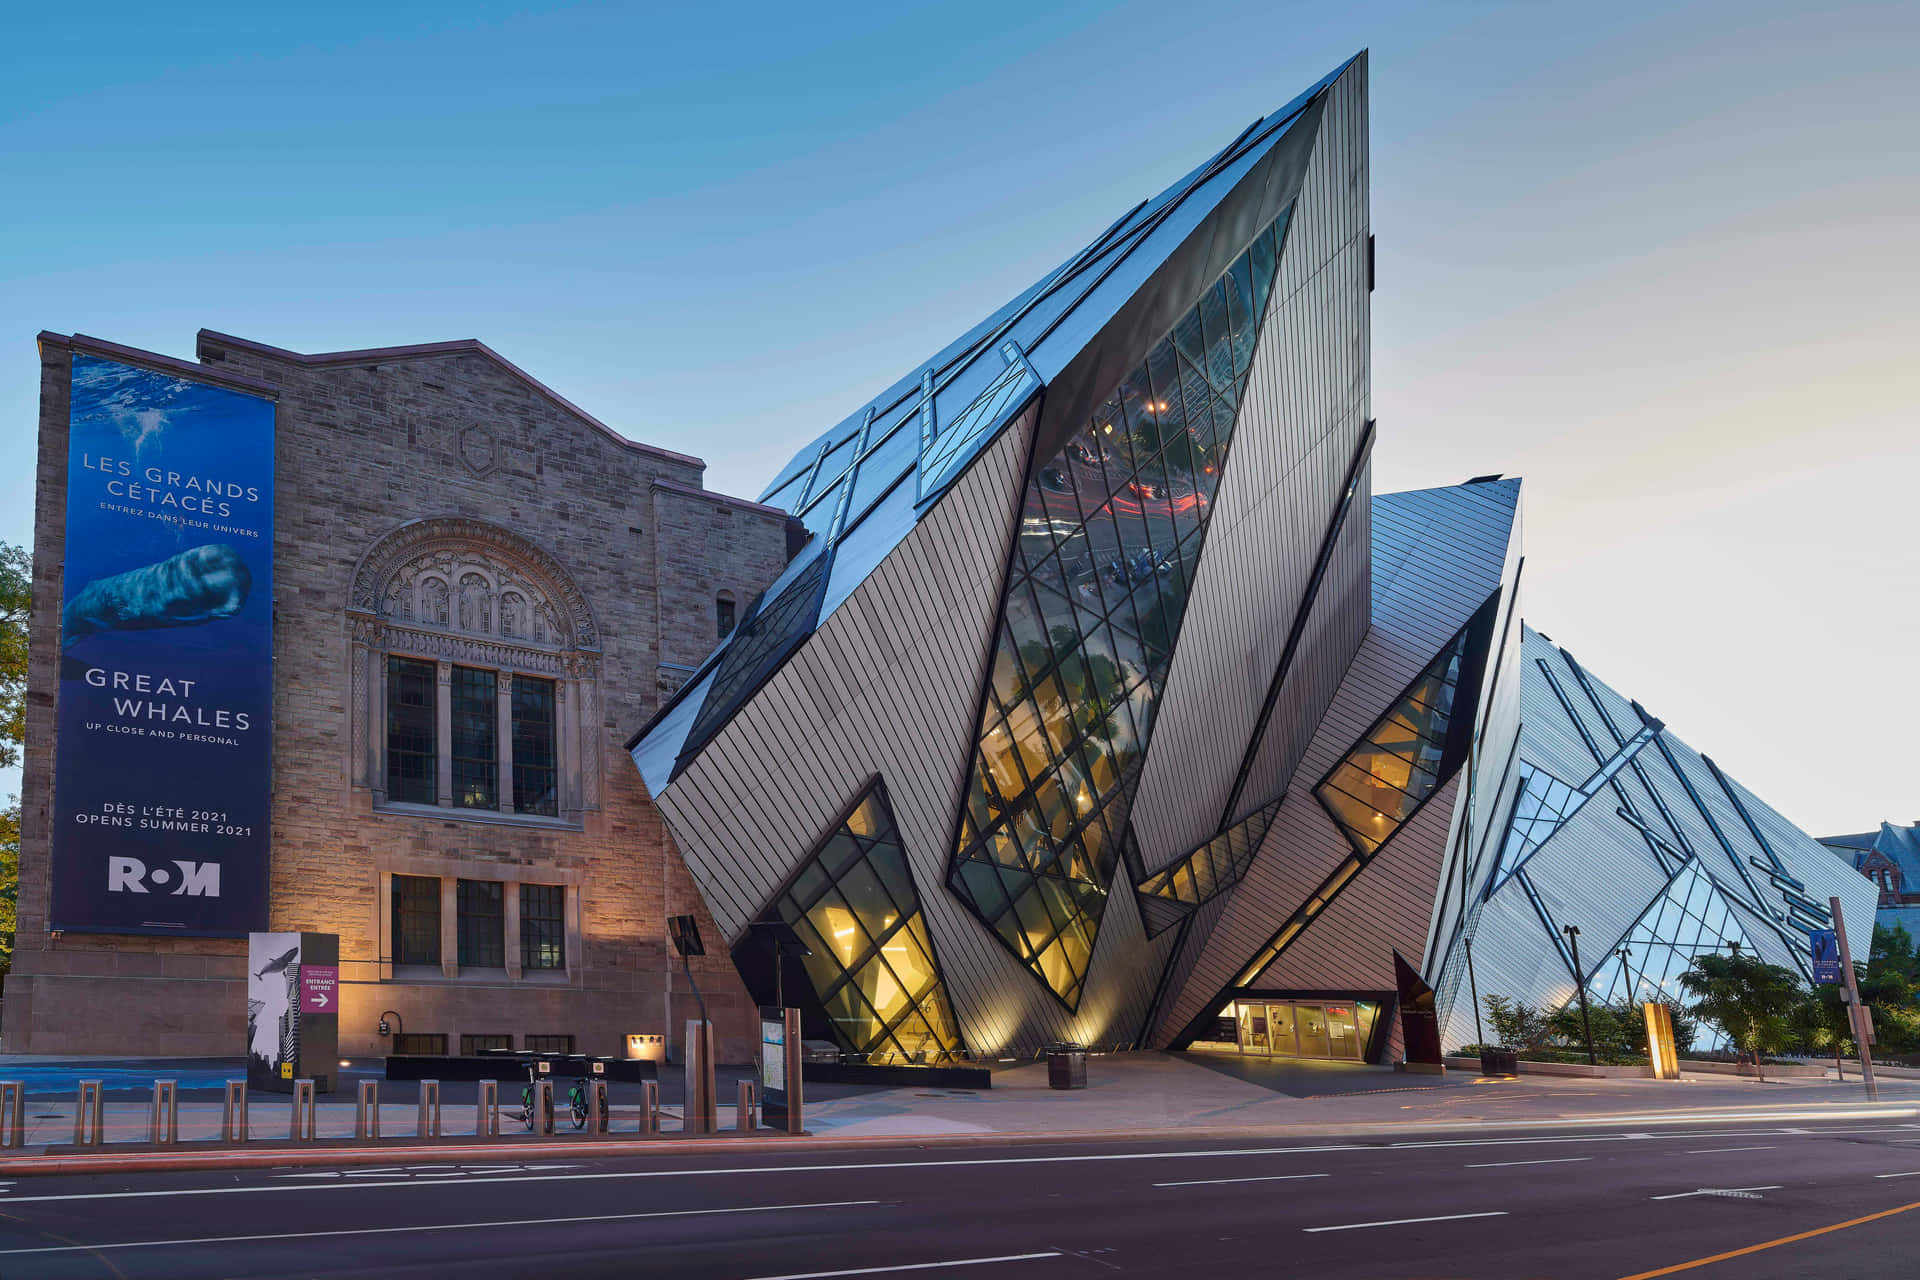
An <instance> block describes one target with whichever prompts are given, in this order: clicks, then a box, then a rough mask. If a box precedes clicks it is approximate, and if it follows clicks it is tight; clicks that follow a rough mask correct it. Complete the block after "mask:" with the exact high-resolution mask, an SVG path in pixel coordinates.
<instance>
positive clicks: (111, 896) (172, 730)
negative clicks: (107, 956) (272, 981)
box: [49, 351, 274, 936]
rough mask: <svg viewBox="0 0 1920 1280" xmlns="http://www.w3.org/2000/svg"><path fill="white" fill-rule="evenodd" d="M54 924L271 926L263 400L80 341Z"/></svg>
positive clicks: (269, 496) (268, 497) (268, 520)
mask: <svg viewBox="0 0 1920 1280" xmlns="http://www.w3.org/2000/svg"><path fill="white" fill-rule="evenodd" d="M71 385H72V402H71V409H70V416H69V434H68V439H67V545H66V571H65V581H64V585H63V588H62V596H61V614H60V649H61V651H60V707H59V711H60V714H59V737H58V739H57V747H56V757H55V763H54V827H53V901H52V911H51V919H50V921H49V923H50V925H51V927H52V928H54V929H62V930H71V931H73V932H77V933H86V932H93V933H158V934H197V935H203V936H233V935H241V934H246V933H248V932H250V931H252V930H256V929H263V928H265V927H266V923H267V854H268V822H269V817H270V810H271V803H272V791H273V776H272V769H273V761H272V744H273V725H272V714H273V442H274V422H273V412H274V406H273V402H272V401H271V400H268V399H265V398H263V397H260V396H253V395H247V394H244V393H242V392H238V391H229V390H226V389H224V388H221V387H215V386H209V385H207V384H205V383H202V382H196V381H193V380H192V379H189V378H182V377H178V376H176V375H172V374H165V373H156V372H153V371H151V370H148V369H141V368H136V367H134V366H132V365H127V364H121V363H119V362H117V361H113V360H107V359H102V358H100V357H97V356H91V355H85V354H82V353H80V352H77V351H76V352H75V353H74V356H73V374H72V384H71Z"/></svg>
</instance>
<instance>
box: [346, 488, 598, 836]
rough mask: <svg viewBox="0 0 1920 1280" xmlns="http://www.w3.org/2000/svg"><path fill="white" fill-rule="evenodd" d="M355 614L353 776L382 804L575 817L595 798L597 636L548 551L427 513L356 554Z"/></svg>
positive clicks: (480, 525)
mask: <svg viewBox="0 0 1920 1280" xmlns="http://www.w3.org/2000/svg"><path fill="white" fill-rule="evenodd" d="M348 618H349V623H350V626H351V631H352V664H353V670H352V680H353V683H352V699H353V737H352V744H351V747H350V751H351V755H352V760H351V774H352V778H353V784H354V786H355V787H358V788H364V789H366V790H367V791H369V792H371V793H372V799H373V804H374V807H376V808H380V809H389V810H395V811H399V812H407V811H426V810H428V809H432V810H435V811H438V812H439V814H440V816H448V817H451V816H460V815H461V814H463V813H464V814H465V815H467V816H471V817H476V818H477V817H485V818H486V819H488V820H491V821H499V820H503V819H504V820H509V821H525V822H530V823H544V822H558V823H568V824H577V823H578V822H580V820H581V815H582V813H584V812H585V811H588V810H593V809H598V808H599V807H600V775H601V768H602V752H603V744H602V742H601V739H602V737H603V734H602V732H601V727H600V714H599V710H598V708H599V706H600V693H599V661H600V653H599V648H600V641H599V633H598V630H597V628H596V627H595V625H594V621H593V616H592V613H591V612H590V611H589V609H588V608H587V604H586V600H585V599H584V597H582V596H581V594H580V592H579V590H578V589H577V588H576V587H575V586H574V585H573V582H572V580H571V578H570V577H569V575H568V574H567V573H566V571H565V570H564V569H562V568H561V567H560V565H559V563H558V562H557V561H555V560H554V559H553V557H551V556H549V555H548V554H547V553H546V552H545V551H543V550H541V549H540V548H539V547H536V546H535V545H534V544H532V543H531V542H528V541H527V540H526V539H524V538H522V537H520V536H519V535H517V534H514V533H511V532H509V531H508V530H506V529H502V528H499V527H497V526H495V525H490V524H487V523H485V522H483V521H479V520H469V519H465V518H461V517H444V518H436V519H430V520H416V521H413V522H412V523H410V524H405V525H402V526H401V527H400V528H398V529H395V530H394V531H393V532H391V533H389V534H388V535H387V536H385V537H384V538H382V539H380V541H379V542H378V543H376V544H375V545H374V547H373V548H372V549H371V550H370V551H368V552H367V554H366V556H365V557H364V558H363V559H362V560H361V563H360V567H359V569H358V571H357V572H356V573H355V575H354V583H353V592H352V599H351V602H350V607H349V609H348ZM449 811H451V812H449Z"/></svg>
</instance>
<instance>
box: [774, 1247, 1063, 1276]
mask: <svg viewBox="0 0 1920 1280" xmlns="http://www.w3.org/2000/svg"><path fill="white" fill-rule="evenodd" d="M1065 1256H1066V1255H1064V1254H1062V1253H1060V1252H1058V1251H1056V1250H1052V1249H1049V1250H1048V1251H1047V1252H1045V1253H1003V1254H1000V1255H999V1256H998V1257H993V1258H949V1259H947V1260H946V1261H945V1262H907V1263H903V1264H901V1265H900V1266H897V1267H854V1268H853V1269H852V1270H850V1271H789V1272H788V1273H787V1274H785V1275H780V1276H755V1277H754V1278H753V1280H827V1278H828V1277H829V1276H877V1275H884V1274H886V1273H887V1272H890V1271H937V1270H939V1269H940V1268H942V1267H984V1266H986V1265H988V1264H989V1263H994V1262H1031V1261H1033V1260H1034V1259H1036V1258H1060V1257H1065Z"/></svg>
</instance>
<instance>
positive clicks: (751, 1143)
mask: <svg viewBox="0 0 1920 1280" xmlns="http://www.w3.org/2000/svg"><path fill="white" fill-rule="evenodd" d="M1855 1119H1858V1120H1866V1119H1876V1120H1882V1119H1883V1120H1895V1119H1920V1106H1915V1105H1910V1104H1893V1103H1858V1104H1846V1103H1834V1104H1830V1105H1827V1106H1821V1105H1818V1104H1809V1105H1803V1106H1800V1107H1766V1108H1742V1109H1733V1108H1720V1109H1716V1110H1711V1111H1697V1112H1674V1111H1663V1112H1642V1113H1638V1114H1630V1115H1573V1116H1556V1117H1552V1118H1546V1119H1538V1120H1458V1121H1441V1122H1435V1123H1429V1124H1418V1123H1414V1124H1409V1123H1406V1122H1402V1123H1400V1124H1350V1125H1337V1124H1336V1125H1328V1124H1320V1125H1285V1126H1279V1125H1257V1126H1245V1125H1231V1126H1230V1125H1202V1126H1190V1127H1187V1128H1180V1129H1129V1130H1126V1131H1124V1132H1116V1131H1114V1130H1111V1129H1095V1130H1071V1129H1062V1130H1051V1131H1026V1132H1020V1133H965V1134H955V1133H937V1134H878V1135H870V1136H867V1135H859V1136H855V1135H850V1136H847V1137H839V1138H835V1137H828V1136H824V1135H819V1134H807V1135H805V1136H802V1137H797V1138H789V1137H782V1136H778V1135H775V1134H772V1133H767V1134H765V1135H754V1136H751V1137H739V1136H729V1135H727V1134H725V1133H722V1134H718V1135H715V1136H713V1137H707V1138H646V1139H639V1138H635V1139H626V1140H622V1139H619V1138H577V1139H574V1140H571V1141H566V1142H545V1141H539V1140H526V1139H516V1140H513V1141H509V1142H488V1143H481V1142H476V1141H474V1140H472V1139H470V1138H469V1139H467V1140H465V1141H462V1140H461V1139H460V1138H458V1137H454V1138H448V1139H444V1140H443V1141H441V1142H439V1143H435V1144H433V1145H413V1146H402V1145H395V1146H379V1147H367V1146H321V1145H305V1146H298V1147H288V1146H281V1147H259V1146H255V1145H254V1144H248V1146H247V1147H245V1148H223V1149H217V1150H202V1151H179V1150H162V1149H155V1148H146V1149H145V1150H140V1151H122V1152H101V1153H99V1154H84V1155H82V1154H75V1153H68V1152H58V1153H54V1152H49V1153H48V1154H44V1155H32V1156H11V1157H0V1175H5V1176H10V1177H11V1176H22V1175H25V1176H33V1175H41V1176H45V1175H52V1174H108V1173H179V1172H190V1171H205V1170H220V1169H267V1168H276V1167H281V1166H286V1165H300V1166H318V1167H322V1168H325V1167H335V1166H352V1165H368V1164H393V1163H396V1162H404V1163H408V1164H432V1163H456V1162H459V1161H463V1160H471V1159H475V1158H480V1159H486V1160H490V1161H498V1160H503V1159H514V1160H524V1159H543V1160H544V1159H552V1158H554V1157H556V1156H565V1157H570V1158H574V1159H578V1158H581V1157H585V1156H596V1157H603V1158H604V1157H610V1156H626V1157H632V1156H666V1155H719V1154H722V1153H732V1152H736V1151H738V1152H754V1153H765V1152H774V1151H878V1150H886V1149H890V1148H900V1147H909V1148H915V1149H923V1150H924V1149H930V1148H967V1147H1009V1146H1030V1145H1040V1144H1063V1143H1079V1142H1085V1143H1110V1142H1168V1141H1174V1142H1177V1141H1193V1140H1213V1139H1220V1138H1233V1139H1239V1140H1243V1141H1247V1140H1256V1139H1268V1140H1271V1139H1280V1138H1337V1137H1355V1138H1360V1137H1384V1136H1395V1137H1408V1136H1418V1135H1425V1134H1432V1135H1436V1136H1441V1135H1452V1134H1458V1133H1488V1132H1493V1133H1500V1132H1507V1133H1513V1132H1527V1131H1532V1130H1543V1129H1590V1128H1613V1127H1620V1126H1625V1127H1628V1128H1636V1127H1637V1128H1649V1127H1667V1126H1674V1125H1688V1124H1738V1123H1742V1122H1745V1123H1754V1122H1760V1121H1769V1120H1780V1121H1788V1120H1855ZM128 1145H132V1144H128ZM142 1145H143V1146H144V1144H142Z"/></svg>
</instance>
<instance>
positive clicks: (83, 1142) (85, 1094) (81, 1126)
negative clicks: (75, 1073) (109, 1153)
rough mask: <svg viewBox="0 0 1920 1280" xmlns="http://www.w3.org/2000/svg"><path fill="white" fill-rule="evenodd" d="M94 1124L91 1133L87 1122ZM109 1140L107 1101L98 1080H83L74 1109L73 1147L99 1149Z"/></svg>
mask: <svg viewBox="0 0 1920 1280" xmlns="http://www.w3.org/2000/svg"><path fill="white" fill-rule="evenodd" d="M89 1120H91V1121H92V1122H93V1124H92V1127H91V1131H89V1127H88V1124H87V1122H88V1121H89ZM106 1140H107V1099H106V1095H105V1094H104V1093H102V1092H101V1091H100V1082H99V1081H98V1080H82V1081H81V1082H80V1096H79V1098H78V1099H77V1100H76V1101H75V1103H74V1108H73V1145H74V1146H76V1147H97V1146H99V1145H100V1144H101V1143H103V1142H105V1141H106Z"/></svg>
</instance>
